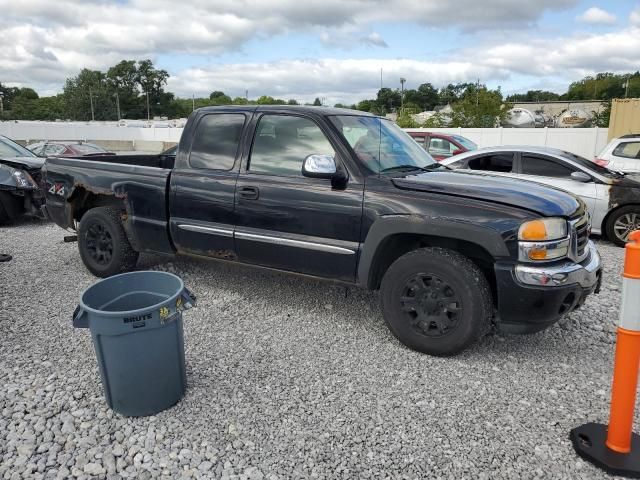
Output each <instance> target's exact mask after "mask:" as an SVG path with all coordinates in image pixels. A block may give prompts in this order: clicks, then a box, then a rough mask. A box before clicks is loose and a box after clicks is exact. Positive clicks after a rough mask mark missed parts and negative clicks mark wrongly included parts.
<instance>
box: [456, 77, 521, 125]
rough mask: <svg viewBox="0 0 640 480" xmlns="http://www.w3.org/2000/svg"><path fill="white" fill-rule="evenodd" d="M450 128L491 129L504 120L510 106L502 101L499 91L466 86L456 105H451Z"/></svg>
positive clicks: (484, 87) (472, 85)
mask: <svg viewBox="0 0 640 480" xmlns="http://www.w3.org/2000/svg"><path fill="white" fill-rule="evenodd" d="M451 108H452V110H453V111H452V113H451V126H452V127H475V128H478V127H493V126H495V125H496V124H497V122H499V121H501V120H504V118H505V117H506V115H507V112H508V110H509V109H510V108H511V106H510V105H509V104H508V103H504V104H503V101H502V93H501V92H500V89H497V90H489V89H487V87H486V86H484V85H481V86H480V87H478V86H476V85H475V84H471V86H468V87H467V89H466V90H465V92H464V93H463V94H462V96H461V97H460V100H458V101H457V102H456V103H454V104H453V105H452V107H451Z"/></svg>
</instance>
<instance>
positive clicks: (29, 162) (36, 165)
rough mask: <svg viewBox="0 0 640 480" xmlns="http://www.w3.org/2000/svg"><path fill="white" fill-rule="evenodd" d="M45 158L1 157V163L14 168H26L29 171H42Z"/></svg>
mask: <svg viewBox="0 0 640 480" xmlns="http://www.w3.org/2000/svg"><path fill="white" fill-rule="evenodd" d="M44 161H45V158H43V157H0V163H3V164H5V165H9V166H10V167H14V168H25V169H27V170H35V169H40V168H42V166H43V165H44Z"/></svg>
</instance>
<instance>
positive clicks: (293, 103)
mask: <svg viewBox="0 0 640 480" xmlns="http://www.w3.org/2000/svg"><path fill="white" fill-rule="evenodd" d="M287 105H300V104H299V103H298V101H297V100H296V99H295V98H290V99H289V100H287Z"/></svg>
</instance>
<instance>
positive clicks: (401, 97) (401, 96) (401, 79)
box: [400, 77, 407, 111]
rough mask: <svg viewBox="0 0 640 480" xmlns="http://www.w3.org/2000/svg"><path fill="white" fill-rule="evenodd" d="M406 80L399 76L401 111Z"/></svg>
mask: <svg viewBox="0 0 640 480" xmlns="http://www.w3.org/2000/svg"><path fill="white" fill-rule="evenodd" d="M406 81H407V79H406V78H403V77H400V90H401V93H400V111H402V107H404V83H405V82H406Z"/></svg>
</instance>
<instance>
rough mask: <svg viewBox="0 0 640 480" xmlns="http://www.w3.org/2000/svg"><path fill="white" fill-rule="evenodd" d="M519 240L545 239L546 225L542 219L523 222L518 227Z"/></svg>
mask: <svg viewBox="0 0 640 480" xmlns="http://www.w3.org/2000/svg"><path fill="white" fill-rule="evenodd" d="M520 239H521V240H546V239H547V227H546V226H545V224H544V222H543V221H542V220H533V221H532V222H527V223H525V224H524V225H523V226H522V228H521V229H520Z"/></svg>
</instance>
